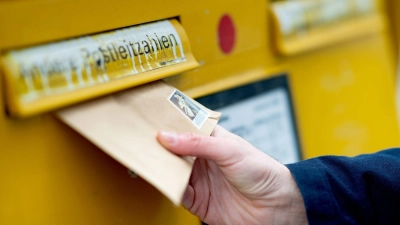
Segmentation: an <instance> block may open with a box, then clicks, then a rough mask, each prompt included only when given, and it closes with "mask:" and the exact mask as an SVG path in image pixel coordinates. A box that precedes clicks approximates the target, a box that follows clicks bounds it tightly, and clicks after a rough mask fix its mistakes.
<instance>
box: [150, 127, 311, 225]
mask: <svg viewBox="0 0 400 225" xmlns="http://www.w3.org/2000/svg"><path fill="white" fill-rule="evenodd" d="M157 139H158V141H159V142H160V143H161V144H162V145H164V146H165V147H166V148H167V149H169V150H170V151H171V152H173V153H175V154H177V155H181V156H195V157H197V159H196V160H195V163H194V165H193V171H192V175H191V178H190V181H189V184H188V187H187V189H186V192H185V194H184V197H183V200H182V205H183V206H184V207H185V208H186V209H188V210H189V211H190V212H191V213H192V214H194V215H196V216H198V217H199V218H200V219H201V220H202V221H204V222H206V223H208V224H230V225H233V224H246V225H250V224H266V225H268V224H307V216H306V212H305V207H304V202H303V199H302V197H301V194H300V191H299V189H298V187H297V184H296V182H295V181H294V179H293V177H292V175H291V173H290V171H289V169H287V168H286V167H285V166H284V165H282V164H280V163H279V162H277V161H276V160H274V159H272V158H271V157H269V156H268V155H267V154H265V153H263V152H261V151H260V150H258V149H256V148H255V147H253V146H252V145H251V144H249V143H248V142H246V141H245V140H243V139H242V138H240V137H238V136H236V135H234V134H232V133H230V132H228V131H226V130H225V129H223V128H222V127H220V126H217V127H216V128H215V129H214V132H213V134H212V136H211V137H208V136H201V135H197V134H176V133H169V132H160V133H159V134H158V136H157Z"/></svg>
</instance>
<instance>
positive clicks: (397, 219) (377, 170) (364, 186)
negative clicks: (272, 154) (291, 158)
mask: <svg viewBox="0 0 400 225" xmlns="http://www.w3.org/2000/svg"><path fill="white" fill-rule="evenodd" d="M286 166H287V167H288V168H289V170H290V171H291V172H292V174H293V176H294V178H295V180H296V182H297V184H298V186H299V188H300V192H301V194H302V196H303V199H304V203H305V207H306V210H307V218H308V221H309V224H310V225H314V224H324V225H325V224H340V225H342V224H400V149H389V150H385V151H381V152H378V153H375V154H369V155H360V156H356V157H352V158H349V157H339V156H324V157H318V158H313V159H309V160H305V161H301V162H298V163H294V164H289V165H286Z"/></svg>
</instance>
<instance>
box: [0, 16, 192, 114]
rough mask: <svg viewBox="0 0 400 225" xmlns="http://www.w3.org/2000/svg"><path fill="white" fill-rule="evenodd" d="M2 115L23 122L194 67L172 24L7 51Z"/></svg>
mask: <svg viewBox="0 0 400 225" xmlns="http://www.w3.org/2000/svg"><path fill="white" fill-rule="evenodd" d="M2 64H3V68H4V71H5V89H6V99H7V109H8V111H9V113H10V114H11V116H14V117H27V116H31V115H34V114H38V113H42V112H45V111H50V110H54V109H57V108H60V107H63V106H67V105H70V104H73V103H76V102H80V101H83V100H87V99H90V98H94V97H97V96H101V95H105V94H109V93H112V92H115V91H118V90H122V89H126V88H129V87H133V86H137V85H140V84H144V83H147V82H150V81H154V80H158V79H162V78H165V77H168V76H172V75H174V74H178V73H181V72H184V71H187V70H189V69H193V68H195V67H197V66H198V63H197V62H196V60H195V58H194V57H193V55H192V53H191V51H190V45H189V41H188V38H187V36H186V34H185V31H184V29H183V28H182V26H181V25H180V23H179V22H178V21H177V20H175V19H170V20H163V21H158V22H152V23H147V24H143V25H138V26H132V27H127V28H122V29H117V30H113V31H108V32H104V33H100V34H95V35H90V36H84V37H79V38H76V39H71V40H66V41H61V42H56V43H50V44H46V45H41V46H35V47H30V48H24V49H18V50H10V51H8V52H6V53H5V54H4V55H3V56H2Z"/></svg>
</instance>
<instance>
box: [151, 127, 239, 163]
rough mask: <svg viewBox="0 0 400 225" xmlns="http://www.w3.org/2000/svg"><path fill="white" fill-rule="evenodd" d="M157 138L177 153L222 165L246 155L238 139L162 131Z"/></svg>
mask: <svg viewBox="0 0 400 225" xmlns="http://www.w3.org/2000/svg"><path fill="white" fill-rule="evenodd" d="M157 140H158V141H159V142H160V143H161V144H162V145H163V146H164V147H166V148H167V149H168V150H170V151H171V152H173V153H175V154H177V155H181V156H195V157H199V158H204V159H209V160H212V161H214V162H215V163H217V164H219V165H221V166H223V165H226V164H228V163H232V160H234V161H236V160H238V159H239V158H242V157H244V153H243V152H242V151H241V150H240V149H241V148H240V146H241V145H242V143H241V142H240V141H239V140H236V139H228V138H219V137H210V136H204V135H199V134H194V133H185V134H177V133H174V132H166V131H161V132H159V133H158V135H157Z"/></svg>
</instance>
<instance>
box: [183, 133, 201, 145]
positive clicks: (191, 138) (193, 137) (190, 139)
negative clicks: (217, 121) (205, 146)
mask: <svg viewBox="0 0 400 225" xmlns="http://www.w3.org/2000/svg"><path fill="white" fill-rule="evenodd" d="M185 141H186V142H187V143H188V144H189V145H190V146H191V147H192V148H198V147H199V146H201V144H202V137H201V136H200V135H198V134H194V133H189V134H187V135H186V140H185Z"/></svg>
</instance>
